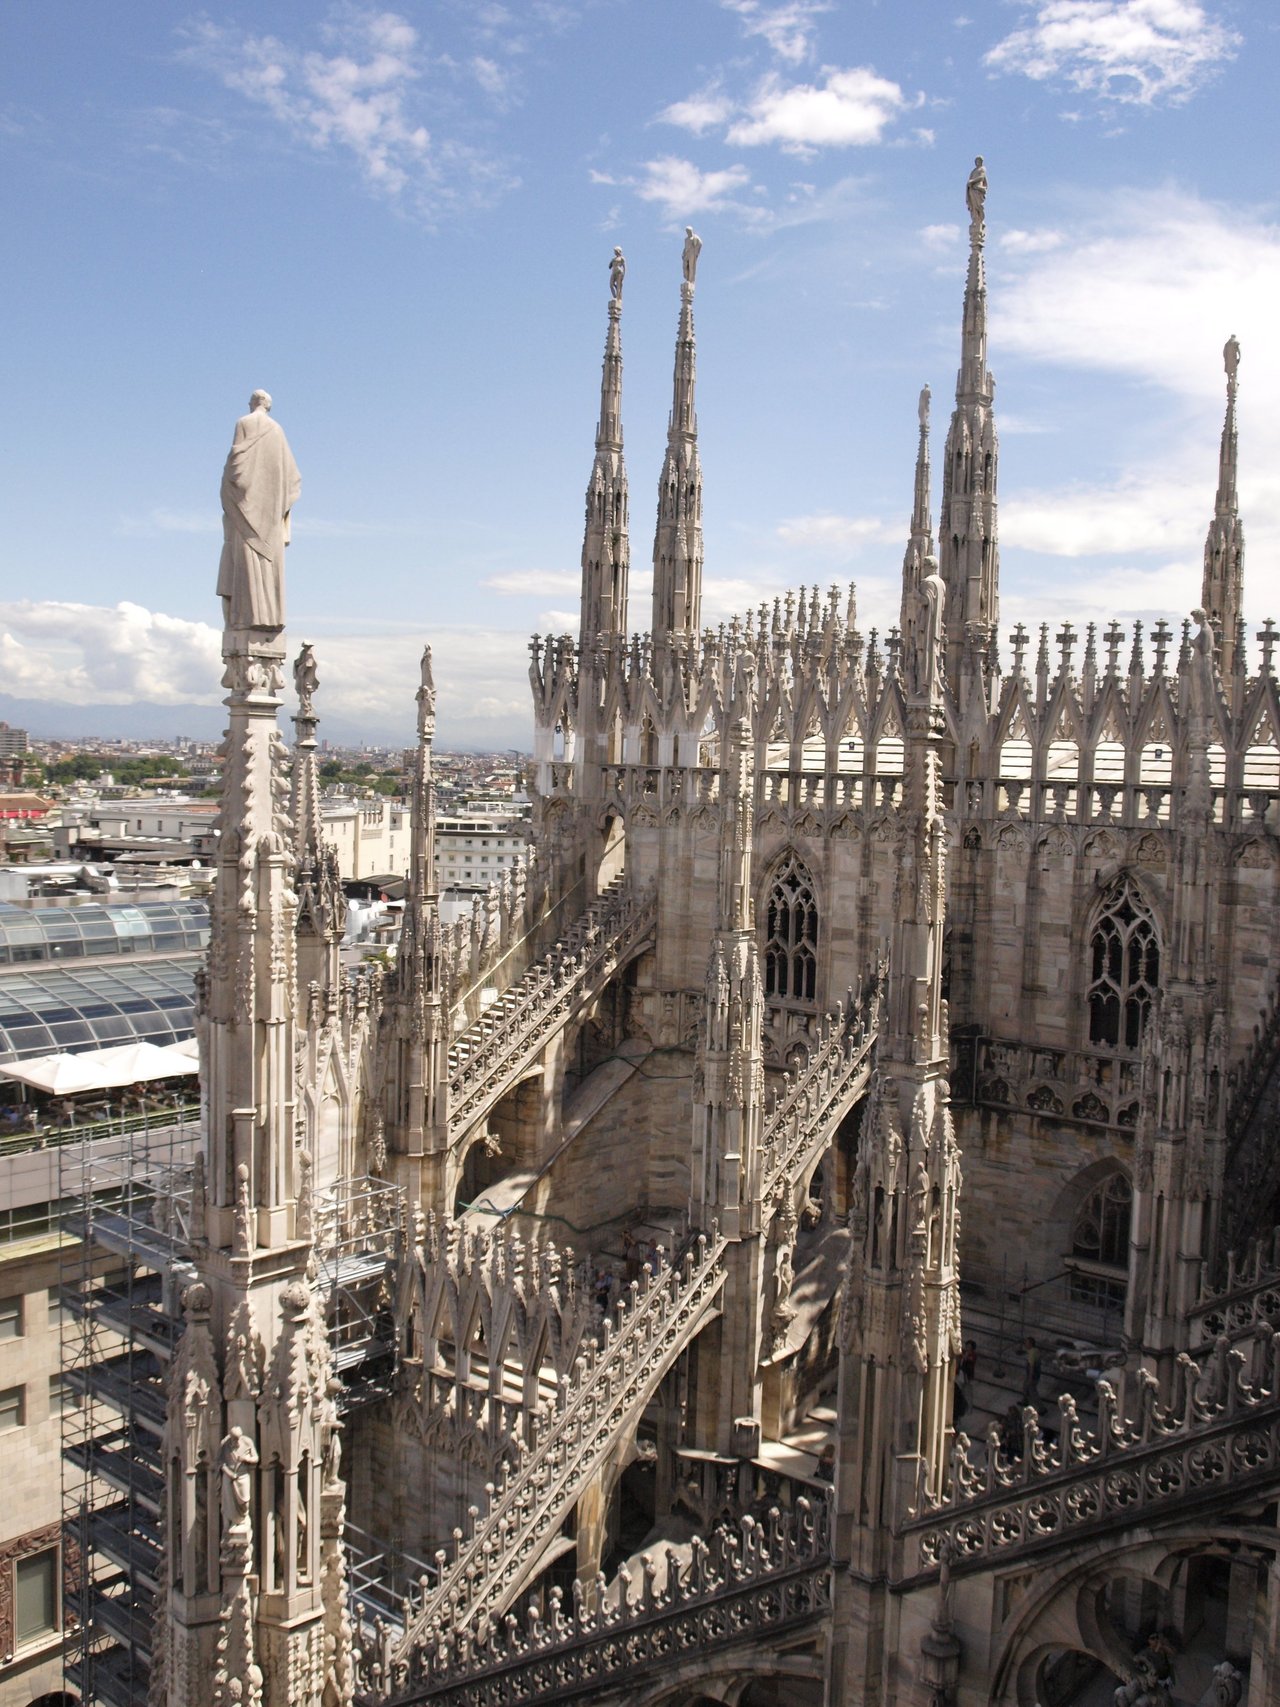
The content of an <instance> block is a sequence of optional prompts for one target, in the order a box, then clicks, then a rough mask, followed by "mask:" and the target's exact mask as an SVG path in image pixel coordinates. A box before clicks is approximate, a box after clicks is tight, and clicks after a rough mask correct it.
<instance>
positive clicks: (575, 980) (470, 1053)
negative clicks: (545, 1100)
mask: <svg viewBox="0 0 1280 1707" xmlns="http://www.w3.org/2000/svg"><path fill="white" fill-rule="evenodd" d="M656 921H657V898H656V893H655V892H654V890H653V889H652V888H650V889H647V890H646V891H644V892H643V893H641V894H637V893H636V892H635V891H634V890H633V889H631V888H630V887H629V885H628V884H627V881H626V879H625V878H624V877H620V878H617V879H616V880H615V881H614V882H613V883H612V884H611V885H610V886H609V888H608V889H606V890H605V891H604V893H603V894H602V895H601V896H600V897H599V898H598V899H597V900H596V901H593V902H592V904H591V905H590V906H589V907H588V908H587V909H586V911H585V912H584V913H582V914H581V915H580V917H579V918H578V919H577V921H576V922H575V923H574V925H573V926H572V927H571V929H570V931H569V933H568V935H567V936H566V938H565V939H564V941H563V942H561V943H559V944H557V946H556V947H555V948H554V949H553V950H552V951H551V953H550V954H547V955H545V956H544V957H543V959H541V960H540V961H539V962H538V963H537V965H536V966H533V967H531V968H530V969H529V971H528V972H526V973H525V975H524V977H523V978H522V979H521V980H520V982H519V983H518V984H513V985H512V986H511V987H510V989H508V990H506V991H504V993H503V994H502V995H501V996H499V997H498V999H497V1000H496V1001H495V1002H493V1003H492V1004H491V1005H490V1006H489V1007H488V1008H486V1009H485V1010H484V1012H483V1013H482V1014H481V1015H480V1017H479V1018H478V1019H477V1020H475V1021H474V1022H473V1023H472V1024H471V1025H469V1026H468V1027H467V1029H466V1030H465V1031H463V1032H461V1033H460V1034H459V1035H458V1036H457V1037H456V1038H454V1040H453V1042H452V1043H451V1044H450V1046H449V1057H448V1072H449V1079H448V1084H449V1140H450V1142H451V1143H452V1142H454V1141H456V1140H457V1139H458V1138H461V1137H462V1136H463V1135H464V1134H465V1133H467V1132H469V1131H470V1130H471V1129H472V1127H474V1126H476V1125H477V1124H478V1123H479V1122H480V1121H481V1120H483V1119H484V1118H485V1116H486V1115H487V1114H488V1112H489V1110H490V1109H491V1108H492V1107H493V1105H494V1104H495V1103H496V1102H497V1101H498V1099H499V1098H500V1097H502V1096H503V1095H505V1093H506V1092H507V1091H508V1090H510V1089H511V1087H512V1086H513V1085H514V1084H515V1083H516V1082H517V1081H518V1080H519V1079H520V1077H521V1075H522V1074H524V1073H526V1072H527V1071H528V1069H529V1068H530V1067H531V1066H532V1065H533V1063H534V1062H535V1061H536V1060H537V1057H538V1055H539V1054H540V1053H541V1051H542V1050H543V1049H544V1048H545V1047H546V1045H547V1043H548V1042H549V1041H550V1040H551V1038H552V1037H554V1036H555V1034H556V1033H557V1032H558V1031H560V1030H562V1029H563V1027H564V1026H566V1025H568V1024H569V1023H570V1022H571V1021H572V1020H574V1019H575V1018H576V1017H577V1016H578V1014H580V1013H581V1012H582V1011H583V1009H584V1008H586V1007H588V1006H589V1005H590V1004H591V1003H592V1002H593V1001H595V1000H596V998H597V997H598V996H599V995H600V993H601V991H602V990H603V989H604V987H605V985H606V984H607V983H608V982H609V980H610V978H612V977H613V976H614V974H615V973H616V972H617V971H618V970H619V968H620V967H622V966H624V965H625V964H626V962H627V961H628V960H630V959H631V957H632V956H633V955H634V954H635V953H637V951H638V950H639V949H640V948H641V947H642V946H643V945H644V944H645V943H646V942H647V941H648V940H649V938H650V937H651V936H652V933H653V929H654V925H655V923H656Z"/></svg>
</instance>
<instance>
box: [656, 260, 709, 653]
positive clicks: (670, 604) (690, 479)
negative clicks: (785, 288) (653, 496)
mask: <svg viewBox="0 0 1280 1707" xmlns="http://www.w3.org/2000/svg"><path fill="white" fill-rule="evenodd" d="M701 249H702V239H701V238H700V237H698V236H697V235H696V233H695V232H694V230H693V228H692V226H689V227H686V229H685V238H684V252H683V255H682V265H683V270H684V277H683V279H682V280H681V284H680V326H679V330H678V332H677V333H676V360H675V374H674V377H673V382H672V392H671V418H670V420H669V421H668V423H667V454H666V456H665V458H664V459H663V464H662V478H661V480H660V481H659V483H658V526H657V531H656V533H655V535H654V541H653V639H654V643H655V645H657V644H661V643H662V642H664V641H669V640H671V639H673V638H675V637H677V636H681V637H683V636H691V635H696V634H697V633H698V630H699V627H700V625H701V621H702V463H701V460H700V459H699V456H698V417H697V414H696V412H695V409H694V385H695V381H696V376H697V349H696V345H695V343H694V335H693V292H694V286H695V283H696V278H697V270H698V256H699V253H700V252H701Z"/></svg>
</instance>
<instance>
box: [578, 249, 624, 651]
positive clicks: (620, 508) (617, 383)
mask: <svg viewBox="0 0 1280 1707" xmlns="http://www.w3.org/2000/svg"><path fill="white" fill-rule="evenodd" d="M626 271H627V263H626V259H625V257H624V256H623V253H622V250H621V249H619V248H616V247H615V249H614V251H613V256H612V258H611V260H610V262H609V326H608V331H607V333H606V334H605V345H604V365H603V368H602V370H601V375H600V418H599V422H598V424H597V426H596V449H595V458H594V460H593V462H592V464H591V478H590V480H589V481H588V482H587V505H586V524H585V528H584V531H583V538H582V609H581V613H580V627H579V643H580V646H581V648H582V650H583V651H584V652H585V651H586V650H587V648H588V647H590V646H591V645H593V644H594V643H595V641H596V640H597V639H598V638H599V637H600V636H602V635H610V636H611V635H618V634H625V633H626V631H627V576H628V571H629V569H630V564H631V546H630V542H629V538H628V533H627V507H628V498H627V466H626V461H625V459H624V457H623V454H622V283H623V279H624V278H625V277H626Z"/></svg>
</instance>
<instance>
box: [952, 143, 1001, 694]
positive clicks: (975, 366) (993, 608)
mask: <svg viewBox="0 0 1280 1707" xmlns="http://www.w3.org/2000/svg"><path fill="white" fill-rule="evenodd" d="M986 200H987V171H986V167H985V165H984V164H983V161H982V157H981V155H979V157H978V159H977V160H976V161H975V162H974V167H973V171H972V172H971V173H970V174H969V180H968V183H967V184H966V185H965V203H966V206H967V207H968V210H969V271H968V275H967V277H966V280H965V290H964V319H963V324H962V329H961V342H960V368H959V371H958V373H957V374H956V403H955V409H954V411H953V412H952V416H951V425H950V428H949V429H948V432H947V446H946V463H945V467H944V470H943V479H942V517H941V524H940V527H939V534H940V538H941V554H940V556H941V565H942V579H943V581H944V583H945V585H946V590H947V617H948V633H947V670H948V674H949V676H950V677H951V679H952V681H953V682H958V681H959V674H960V665H961V659H962V658H963V656H964V655H965V653H966V652H975V651H976V652H977V653H979V654H985V652H986V650H987V647H988V645H989V643H990V640H991V637H992V635H993V634H994V632H995V626H996V623H997V621H998V618H999V603H1000V547H999V543H998V537H997V528H996V480H997V462H998V454H999V446H998V443H997V439H996V426H995V412H994V401H995V380H994V378H993V377H992V374H991V370H990V368H989V367H988V366H987V275H986V264H985V261H984V258H983V251H984V248H985V246H986V241H987V221H986Z"/></svg>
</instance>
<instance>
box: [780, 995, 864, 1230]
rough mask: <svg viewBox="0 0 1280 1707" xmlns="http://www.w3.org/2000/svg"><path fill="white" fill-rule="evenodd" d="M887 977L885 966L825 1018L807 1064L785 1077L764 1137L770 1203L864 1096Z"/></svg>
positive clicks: (829, 1139)
mask: <svg viewBox="0 0 1280 1707" xmlns="http://www.w3.org/2000/svg"><path fill="white" fill-rule="evenodd" d="M887 972H888V963H887V961H882V962H881V963H880V965H879V967H878V968H877V969H876V973H875V976H874V977H873V978H872V980H871V983H870V985H869V987H868V988H867V990H866V991H865V993H860V994H859V995H858V996H857V997H855V996H854V993H853V992H852V991H850V993H849V1000H848V1002H847V1004H843V1005H841V1006H840V1007H838V1008H837V1009H836V1011H835V1012H834V1013H832V1014H828V1015H827V1017H826V1020H825V1021H824V1023H823V1025H822V1028H821V1030H820V1031H819V1033H818V1038H817V1042H816V1043H815V1045H814V1048H813V1049H812V1051H811V1052H810V1054H809V1057H808V1059H807V1060H806V1061H804V1062H803V1063H802V1064H801V1065H799V1066H797V1067H793V1068H791V1069H790V1070H789V1071H788V1073H787V1075H786V1077H785V1078H784V1080H783V1082H782V1085H781V1087H780V1089H779V1091H778V1093H777V1096H776V1099H775V1100H774V1102H773V1103H772V1105H771V1107H770V1109H769V1112H768V1114H767V1115H766V1117H765V1122H764V1131H763V1134H762V1138H761V1152H762V1156H763V1163H764V1195H765V1197H766V1198H768V1197H770V1196H771V1195H772V1194H773V1192H774V1190H775V1189H776V1188H777V1186H778V1184H779V1182H780V1181H782V1180H784V1179H785V1180H790V1181H795V1180H796V1179H798V1178H799V1176H800V1175H801V1174H802V1173H803V1172H804V1171H805V1169H806V1167H807V1166H808V1164H809V1161H810V1160H811V1159H812V1158H814V1157H815V1156H816V1155H817V1154H818V1153H819V1152H820V1151H821V1150H824V1149H825V1148H826V1147H827V1145H828V1144H829V1143H830V1141H831V1135H832V1133H833V1131H834V1130H835V1127H836V1126H837V1124H838V1123H839V1122H840V1120H842V1119H843V1118H844V1115H845V1114H846V1113H847V1112H848V1110H849V1107H850V1105H851V1104H852V1103H853V1102H854V1101H855V1100H856V1098H857V1097H859V1096H860V1095H861V1094H862V1091H863V1089H864V1088H865V1086H866V1083H867V1081H868V1079H869V1078H870V1077H871V1067H872V1051H873V1049H874V1046H875V1041H876V1037H877V1036H878V1034H879V1028H880V1004H881V996H882V992H883V989H884V985H885V978H886V975H887Z"/></svg>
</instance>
